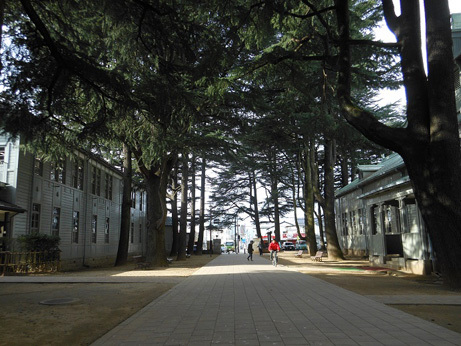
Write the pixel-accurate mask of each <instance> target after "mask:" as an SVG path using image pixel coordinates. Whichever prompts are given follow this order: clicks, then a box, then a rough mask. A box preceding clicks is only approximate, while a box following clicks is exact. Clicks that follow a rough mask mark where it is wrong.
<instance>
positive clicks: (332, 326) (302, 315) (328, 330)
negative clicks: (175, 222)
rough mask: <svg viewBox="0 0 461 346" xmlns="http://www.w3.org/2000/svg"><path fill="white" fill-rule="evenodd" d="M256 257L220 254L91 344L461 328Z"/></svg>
mask: <svg viewBox="0 0 461 346" xmlns="http://www.w3.org/2000/svg"><path fill="white" fill-rule="evenodd" d="M253 257H254V261H253V262H251V261H247V259H246V256H245V255H244V254H237V255H236V254H229V255H221V256H218V257H217V258H216V259H215V260H213V261H211V262H210V263H208V265H206V266H204V267H202V268H201V269H199V270H198V271H196V272H195V273H194V274H193V275H192V276H190V277H189V278H187V279H186V280H184V281H182V282H181V283H179V284H178V285H176V286H175V287H174V288H173V289H171V290H170V291H168V292H167V293H165V294H164V295H162V296H161V297H159V298H158V299H156V300H154V301H153V302H152V303H150V304H149V305H147V306H146V307H145V308H144V309H142V310H141V311H139V312H138V313H136V314H135V315H133V316H132V317H131V318H129V319H127V320H126V321H124V322H123V323H121V324H120V325H119V326H117V327H116V328H114V329H113V330H112V331H110V332H109V333H107V334H106V335H104V336H103V337H102V338H100V339H99V340H97V341H96V342H95V343H94V344H93V345H95V346H99V345H213V344H230V345H370V346H371V345H392V346H394V345H415V346H420V345H437V346H439V345H461V334H458V333H456V332H453V331H450V330H448V329H445V328H443V327H440V326H438V325H436V324H433V323H430V322H427V321H424V320H422V319H419V318H417V317H414V316H412V315H409V314H406V313H404V312H402V311H399V310H397V309H394V308H391V307H389V306H386V305H384V304H383V303H381V302H379V301H376V300H373V299H370V298H368V297H365V296H361V295H358V294H355V293H353V292H350V291H347V290H344V289H342V288H340V287H338V286H335V285H332V284H329V283H327V282H325V281H322V280H319V279H316V278H313V277H311V276H309V275H306V274H301V273H299V272H297V271H295V270H291V269H289V268H286V267H283V266H278V267H277V268H275V267H273V266H272V265H271V263H270V262H269V261H268V260H267V259H266V258H261V257H259V256H258V255H257V254H255V255H254V256H253Z"/></svg>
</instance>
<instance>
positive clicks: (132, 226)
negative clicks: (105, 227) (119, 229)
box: [130, 222, 134, 243]
mask: <svg viewBox="0 0 461 346" xmlns="http://www.w3.org/2000/svg"><path fill="white" fill-rule="evenodd" d="M130 242H131V243H134V222H132V223H131V228H130Z"/></svg>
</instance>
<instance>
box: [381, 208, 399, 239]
mask: <svg viewBox="0 0 461 346" xmlns="http://www.w3.org/2000/svg"><path fill="white" fill-rule="evenodd" d="M383 213H384V215H383V216H384V232H385V233H386V234H398V233H401V232H400V212H399V202H398V201H388V202H386V203H385V204H384V205H383Z"/></svg>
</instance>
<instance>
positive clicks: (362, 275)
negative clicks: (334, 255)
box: [280, 251, 461, 333]
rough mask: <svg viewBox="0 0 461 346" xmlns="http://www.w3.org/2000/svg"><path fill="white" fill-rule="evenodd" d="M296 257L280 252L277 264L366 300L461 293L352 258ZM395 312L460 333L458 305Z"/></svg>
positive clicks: (410, 307)
mask: <svg viewBox="0 0 461 346" xmlns="http://www.w3.org/2000/svg"><path fill="white" fill-rule="evenodd" d="M295 255H296V253H293V252H289V251H287V252H282V253H281V255H280V262H281V264H284V265H286V266H288V267H291V268H293V269H296V270H297V271H300V272H302V273H305V274H309V275H312V276H314V277H317V278H319V279H322V280H325V281H327V282H330V283H332V284H334V285H337V286H339V287H342V288H344V289H347V290H349V291H352V292H355V293H358V294H361V295H368V296H373V295H376V296H379V295H384V296H399V295H411V296H416V295H419V296H428V297H429V299H424V300H425V301H431V298H430V296H439V295H441V296H457V297H460V296H461V290H457V291H455V290H451V289H449V288H447V287H445V286H444V285H443V284H442V281H441V280H440V278H438V277H437V276H421V275H414V274H409V273H405V272H402V271H396V270H386V269H384V268H377V267H374V268H373V267H370V263H369V262H368V260H364V259H359V258H353V259H352V258H351V259H348V260H347V261H340V262H339V261H330V260H328V259H327V258H324V259H323V261H322V262H313V261H312V260H311V259H310V256H309V255H307V254H304V255H303V257H302V258H296V257H295ZM388 305H390V306H392V307H394V308H396V309H399V310H402V311H405V312H407V313H409V314H411V315H414V316H418V317H420V318H422V319H425V320H427V321H430V322H433V323H436V324H438V325H441V326H442V327H445V328H447V329H451V330H453V331H455V332H458V333H461V305H456V304H453V305H436V304H419V303H418V304H408V305H404V304H402V303H399V304H388Z"/></svg>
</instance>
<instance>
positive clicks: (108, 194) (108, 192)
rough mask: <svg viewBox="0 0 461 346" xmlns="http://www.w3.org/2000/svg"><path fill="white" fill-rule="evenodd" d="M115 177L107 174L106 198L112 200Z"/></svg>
mask: <svg viewBox="0 0 461 346" xmlns="http://www.w3.org/2000/svg"><path fill="white" fill-rule="evenodd" d="M112 185H113V177H112V175H110V174H109V173H106V174H105V186H104V197H105V198H107V199H109V200H112Z"/></svg>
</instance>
